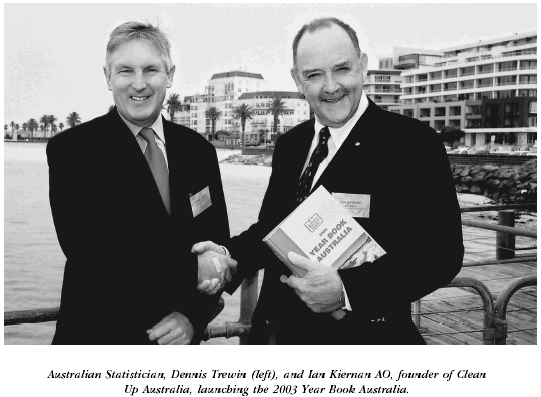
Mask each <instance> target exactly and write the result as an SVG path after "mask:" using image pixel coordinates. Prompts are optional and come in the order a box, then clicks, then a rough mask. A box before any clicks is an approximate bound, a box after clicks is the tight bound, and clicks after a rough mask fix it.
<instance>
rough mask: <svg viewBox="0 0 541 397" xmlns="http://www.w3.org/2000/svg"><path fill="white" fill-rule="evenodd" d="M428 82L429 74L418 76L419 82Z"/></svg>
mask: <svg viewBox="0 0 541 397" xmlns="http://www.w3.org/2000/svg"><path fill="white" fill-rule="evenodd" d="M427 80H428V74H426V73H423V74H419V75H417V79H416V81H417V82H422V81H427Z"/></svg>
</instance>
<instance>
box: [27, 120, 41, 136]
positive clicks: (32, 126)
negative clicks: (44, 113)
mask: <svg viewBox="0 0 541 397" xmlns="http://www.w3.org/2000/svg"><path fill="white" fill-rule="evenodd" d="M38 128H39V124H38V122H37V121H36V119H30V120H28V129H29V130H30V141H33V140H34V130H37V129H38Z"/></svg>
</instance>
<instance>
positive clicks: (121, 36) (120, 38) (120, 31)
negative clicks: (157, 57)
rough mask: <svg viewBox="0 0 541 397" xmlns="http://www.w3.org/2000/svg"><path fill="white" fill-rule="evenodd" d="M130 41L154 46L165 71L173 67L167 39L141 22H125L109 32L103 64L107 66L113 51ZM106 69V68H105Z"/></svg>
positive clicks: (156, 28) (155, 28) (161, 33)
mask: <svg viewBox="0 0 541 397" xmlns="http://www.w3.org/2000/svg"><path fill="white" fill-rule="evenodd" d="M132 40H141V41H146V42H147V43H149V44H152V45H153V46H155V47H156V48H157V49H158V50H159V51H160V53H161V54H162V56H163V58H164V60H165V64H166V66H167V71H169V70H170V69H171V67H172V66H173V62H172V60H171V44H170V43H169V39H168V38H167V36H166V35H165V33H164V32H162V30H161V29H160V28H159V27H157V26H154V25H152V24H150V23H143V22H135V21H131V22H126V23H123V24H122V25H119V26H117V27H116V28H115V30H113V31H112V32H111V35H110V36H109V41H108V43H107V50H106V53H105V64H106V65H107V64H108V61H109V57H110V56H111V54H112V53H113V52H114V51H115V49H116V48H117V47H118V46H119V45H120V44H123V43H126V42H128V41H132ZM106 67H107V66H106Z"/></svg>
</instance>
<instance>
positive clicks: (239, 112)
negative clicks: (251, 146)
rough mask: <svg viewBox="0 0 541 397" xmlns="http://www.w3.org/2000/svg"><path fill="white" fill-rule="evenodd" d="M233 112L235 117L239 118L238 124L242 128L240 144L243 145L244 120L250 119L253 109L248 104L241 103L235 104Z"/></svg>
mask: <svg viewBox="0 0 541 397" xmlns="http://www.w3.org/2000/svg"><path fill="white" fill-rule="evenodd" d="M233 113H234V115H235V118H240V125H241V128H242V137H241V142H242V146H243V147H244V144H245V143H246V142H244V138H245V135H244V130H245V128H246V120H251V119H252V115H253V114H254V111H253V110H252V107H251V106H248V105H246V104H244V103H243V104H242V105H240V106H237V107H236V108H235V109H233Z"/></svg>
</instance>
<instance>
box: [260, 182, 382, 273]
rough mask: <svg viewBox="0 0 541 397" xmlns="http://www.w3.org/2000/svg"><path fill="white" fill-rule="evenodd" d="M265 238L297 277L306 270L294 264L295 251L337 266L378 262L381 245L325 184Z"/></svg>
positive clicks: (345, 266) (328, 264)
mask: <svg viewBox="0 0 541 397" xmlns="http://www.w3.org/2000/svg"><path fill="white" fill-rule="evenodd" d="M263 241H264V242H265V243H266V244H267V245H268V246H269V248H270V249H271V250H272V251H273V252H274V254H275V255H276V256H277V257H278V258H279V259H280V260H281V261H282V262H283V263H284V264H285V265H286V266H287V267H288V268H289V270H291V272H292V273H293V274H295V275H296V276H297V277H304V275H305V274H306V271H305V270H304V269H301V268H299V267H297V266H295V265H294V264H292V263H291V262H290V261H289V259H288V257H287V254H288V253H289V252H290V251H292V252H295V253H297V254H299V255H301V256H304V257H305V258H308V259H311V260H314V261H317V262H321V263H323V264H325V265H327V266H332V267H333V268H335V269H337V270H338V269H346V268H351V267H356V266H360V265H362V264H363V263H366V262H374V261H375V260H376V259H378V258H380V257H381V256H383V255H385V251H384V250H383V248H381V246H380V245H379V244H378V243H377V242H376V241H374V239H372V237H371V236H370V235H369V234H368V233H367V232H366V230H364V228H363V227H362V226H361V225H359V224H358V223H357V221H355V219H353V217H352V216H351V215H350V213H349V212H348V210H347V209H345V208H344V207H343V206H342V204H340V202H339V201H338V200H336V199H335V198H334V197H333V196H332V195H331V194H330V193H329V192H328V191H327V189H325V188H324V187H323V186H320V187H318V188H317V189H316V190H315V191H314V192H312V194H311V195H310V196H308V198H306V200H304V201H303V202H302V203H301V204H300V205H299V206H298V207H297V208H296V209H295V210H294V211H293V212H292V213H291V214H289V215H288V216H287V218H286V219H284V220H283V221H282V222H281V223H280V224H279V225H278V226H276V227H275V228H274V229H273V230H272V231H271V232H270V233H269V234H268V235H267V236H266V237H265V238H264V239H263Z"/></svg>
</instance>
